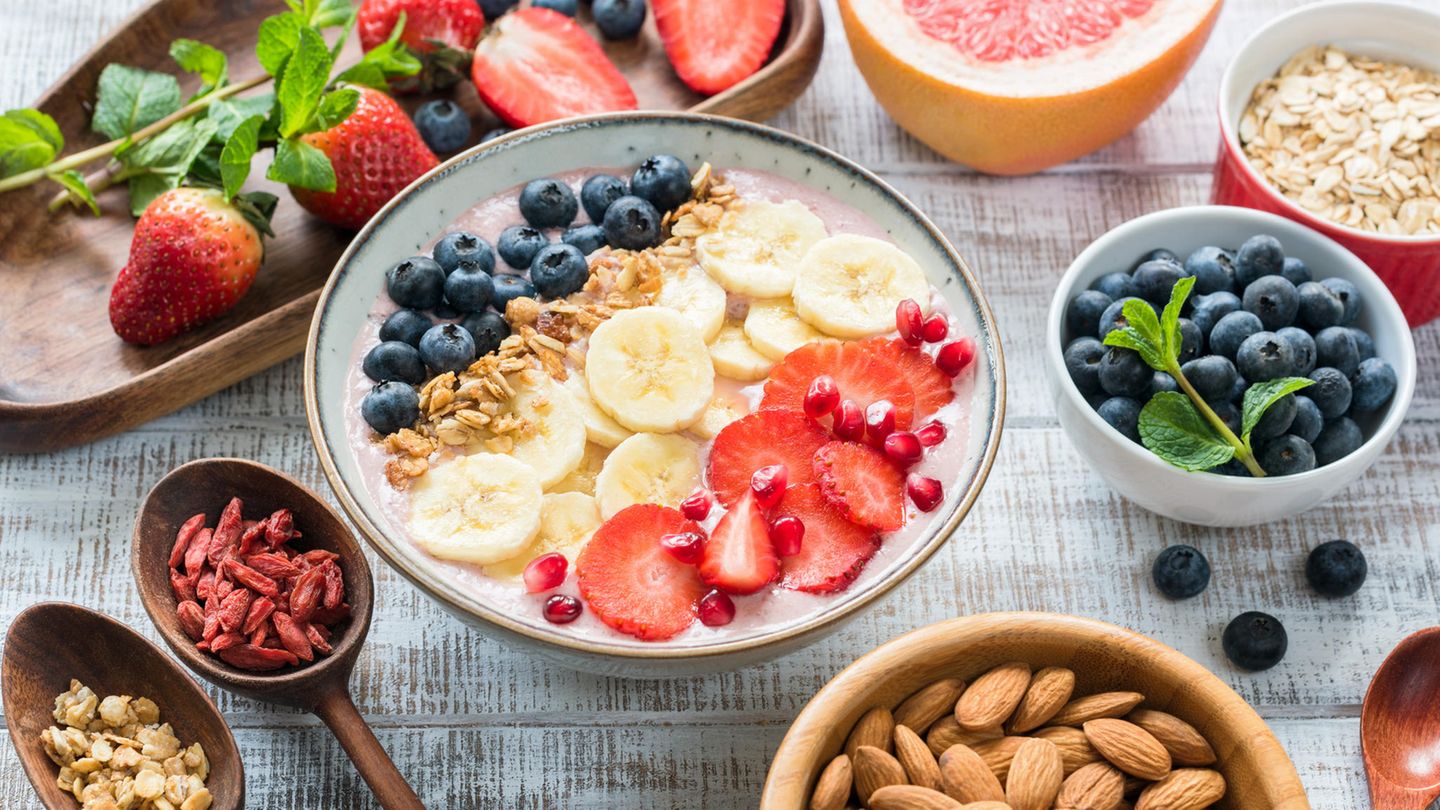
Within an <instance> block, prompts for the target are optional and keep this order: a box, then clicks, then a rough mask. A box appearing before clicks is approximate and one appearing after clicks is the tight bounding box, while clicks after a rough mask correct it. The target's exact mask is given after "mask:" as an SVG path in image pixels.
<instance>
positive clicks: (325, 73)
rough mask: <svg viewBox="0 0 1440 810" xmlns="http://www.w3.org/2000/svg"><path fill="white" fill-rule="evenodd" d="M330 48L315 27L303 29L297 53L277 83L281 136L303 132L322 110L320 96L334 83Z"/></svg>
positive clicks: (291, 57)
mask: <svg viewBox="0 0 1440 810" xmlns="http://www.w3.org/2000/svg"><path fill="white" fill-rule="evenodd" d="M331 64H332V61H331V59H330V47H329V46H328V45H326V44H325V40H324V39H322V38H321V37H320V35H319V34H318V33H316V32H315V29H313V28H301V29H300V41H299V44H298V45H297V46H296V48H295V53H293V54H292V55H291V56H290V60H289V61H288V62H286V63H285V69H284V70H283V71H282V72H281V74H280V76H279V77H278V78H276V80H275V98H276V99H277V100H278V101H279V102H280V134H281V135H283V136H285V137H287V138H288V137H290V136H292V135H295V134H298V133H300V132H302V131H303V130H304V129H305V127H306V126H307V125H308V124H309V123H310V120H311V119H312V118H313V117H314V115H315V111H316V110H317V109H318V108H319V107H320V97H321V96H322V95H323V94H324V93H325V85H326V84H328V83H329V81H330V66H331Z"/></svg>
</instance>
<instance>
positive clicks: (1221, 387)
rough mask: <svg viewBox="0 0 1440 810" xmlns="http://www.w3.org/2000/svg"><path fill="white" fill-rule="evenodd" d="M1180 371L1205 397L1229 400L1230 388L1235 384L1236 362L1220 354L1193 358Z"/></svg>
mask: <svg viewBox="0 0 1440 810" xmlns="http://www.w3.org/2000/svg"><path fill="white" fill-rule="evenodd" d="M1180 372H1181V373H1182V374H1184V375H1185V379H1187V380H1189V381H1190V384H1191V385H1192V386H1194V387H1195V390H1196V391H1197V392H1199V394H1200V396H1201V397H1204V398H1205V399H1214V400H1228V399H1229V398H1230V388H1231V386H1233V385H1235V364H1234V363H1231V362H1230V361H1229V360H1227V359H1225V358H1224V357H1221V356H1220V355H1218V354H1207V355H1205V356H1204V357H1201V358H1199V359H1197V360H1191V361H1190V362H1188V363H1186V364H1184V365H1182V366H1181V367H1180Z"/></svg>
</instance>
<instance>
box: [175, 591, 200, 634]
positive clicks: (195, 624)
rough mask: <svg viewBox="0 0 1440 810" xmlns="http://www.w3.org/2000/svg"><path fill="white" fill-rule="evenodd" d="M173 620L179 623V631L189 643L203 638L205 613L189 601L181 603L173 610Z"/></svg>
mask: <svg viewBox="0 0 1440 810" xmlns="http://www.w3.org/2000/svg"><path fill="white" fill-rule="evenodd" d="M175 618H176V619H177V620H179V622H180V629H181V630H184V631H185V635H187V636H189V637H190V640H191V641H199V640H200V639H202V638H204V637H205V611H203V610H201V609H200V606H199V605H197V604H195V603H194V602H191V601H188V600H187V601H184V602H181V603H180V604H179V605H177V606H176V608H175Z"/></svg>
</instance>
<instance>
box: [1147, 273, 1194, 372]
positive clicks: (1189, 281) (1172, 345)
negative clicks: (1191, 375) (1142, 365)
mask: <svg viewBox="0 0 1440 810" xmlns="http://www.w3.org/2000/svg"><path fill="white" fill-rule="evenodd" d="M1194 286H1195V277H1194V276H1186V277H1184V278H1182V279H1180V280H1179V281H1177V282H1175V286H1174V287H1172V288H1170V301H1169V303H1167V304H1165V311H1164V312H1162V313H1160V334H1161V335H1163V336H1164V338H1165V344H1164V345H1165V357H1166V359H1167V360H1169V361H1170V362H1179V358H1180V346H1181V344H1182V343H1183V342H1184V340H1185V338H1184V336H1183V335H1181V334H1180V310H1181V308H1183V307H1184V306H1185V299H1186V298H1189V297H1190V290H1191V288H1193V287H1194ZM1166 365H1167V366H1168V365H1169V363H1167V364H1166ZM1155 368H1157V370H1159V371H1164V370H1165V369H1160V368H1158V367H1155Z"/></svg>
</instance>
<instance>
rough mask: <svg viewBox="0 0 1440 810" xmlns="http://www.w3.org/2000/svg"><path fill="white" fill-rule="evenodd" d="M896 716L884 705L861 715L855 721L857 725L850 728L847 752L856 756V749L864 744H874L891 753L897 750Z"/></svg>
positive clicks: (852, 757)
mask: <svg viewBox="0 0 1440 810" xmlns="http://www.w3.org/2000/svg"><path fill="white" fill-rule="evenodd" d="M894 734H895V718H894V717H892V716H891V715H890V710H889V709H887V708H885V707H884V706H876V707H875V708H873V709H871V710H870V711H868V712H866V713H865V714H863V715H861V716H860V719H859V720H857V721H856V722H855V727H854V728H852V729H850V737H849V739H847V740H845V753H847V754H849V755H850V758H851V759H852V760H853V759H854V758H855V749H856V748H859V747H860V746H862V745H873V746H875V747H876V748H879V749H880V750H881V751H884V752H886V753H889V752H890V751H893V750H895V749H894V748H893V747H892V746H894V744H895V743H894Z"/></svg>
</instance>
